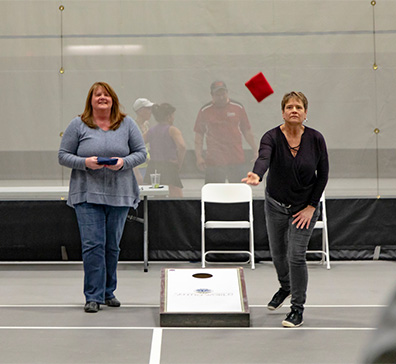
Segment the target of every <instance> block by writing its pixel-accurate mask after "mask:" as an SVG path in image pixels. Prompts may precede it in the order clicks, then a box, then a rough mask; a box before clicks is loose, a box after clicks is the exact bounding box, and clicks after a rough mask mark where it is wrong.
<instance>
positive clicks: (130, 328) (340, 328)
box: [0, 326, 377, 349]
mask: <svg viewBox="0 0 396 364" xmlns="http://www.w3.org/2000/svg"><path fill="white" fill-rule="evenodd" d="M0 330H161V339H162V331H163V330H191V331H197V330H211V331H213V330H227V331H237V330H238V331H252V330H256V331H270V330H284V331H299V330H306V331H372V330H377V328H375V327H298V328H294V329H293V328H285V327H163V328H158V327H128V326H125V327H123V326H117V327H116V326H114V327H110V326H107V327H105V326H97V327H96V326H91V327H89V326H87V327H84V326H0ZM154 334H155V335H159V333H153V336H154ZM155 339H156V340H159V339H158V338H155ZM153 340H154V338H153ZM156 344H158V342H156ZM152 349H153V345H152Z"/></svg>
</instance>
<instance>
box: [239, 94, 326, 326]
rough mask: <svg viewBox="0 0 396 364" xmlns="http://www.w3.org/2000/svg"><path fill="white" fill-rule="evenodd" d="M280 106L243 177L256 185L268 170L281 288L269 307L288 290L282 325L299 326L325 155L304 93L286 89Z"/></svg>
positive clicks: (268, 205)
mask: <svg viewBox="0 0 396 364" xmlns="http://www.w3.org/2000/svg"><path fill="white" fill-rule="evenodd" d="M281 109H282V117H283V120H284V123H283V124H282V125H279V126H277V127H275V128H273V129H271V130H269V131H267V132H266V133H265V134H264V136H263V137H262V139H261V142H260V150H259V157H258V158H257V160H256V162H255V164H254V167H253V171H252V172H249V173H248V174H247V177H246V178H244V179H242V182H246V183H247V184H249V185H252V186H257V185H258V184H259V183H260V182H261V181H262V179H263V177H264V174H265V173H266V172H267V170H268V175H267V183H266V191H265V203H264V207H265V220H266V224H267V233H268V240H269V245H270V251H271V256H272V261H273V263H274V266H275V269H276V272H277V276H278V281H279V283H280V289H279V290H278V292H276V293H275V295H274V296H273V297H272V299H271V301H270V302H269V303H268V305H267V308H268V309H269V310H272V311H273V310H277V309H278V308H280V307H282V305H283V303H284V301H285V300H286V298H288V297H290V295H291V310H290V313H289V314H288V315H287V317H286V318H285V319H284V320H283V321H282V325H283V326H285V327H298V326H301V325H302V324H303V312H304V304H305V301H306V295H307V285H308V270H307V262H306V252H307V248H308V243H309V240H310V238H311V235H312V231H313V228H314V226H315V223H316V221H317V219H318V216H319V209H318V205H319V201H320V198H321V196H322V194H323V191H324V189H325V187H326V184H327V180H328V175H329V160H328V155H327V148H326V143H325V140H324V137H323V135H322V134H321V133H319V132H318V131H317V130H315V129H312V128H310V127H307V126H305V125H304V121H306V118H307V110H308V100H307V98H306V97H305V95H304V94H303V93H302V92H295V91H292V92H289V93H287V94H285V95H284V97H283V99H282V102H281Z"/></svg>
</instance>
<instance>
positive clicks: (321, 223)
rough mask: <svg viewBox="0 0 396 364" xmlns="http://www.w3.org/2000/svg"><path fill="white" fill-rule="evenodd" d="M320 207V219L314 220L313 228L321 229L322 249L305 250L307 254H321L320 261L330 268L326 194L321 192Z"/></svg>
mask: <svg viewBox="0 0 396 364" xmlns="http://www.w3.org/2000/svg"><path fill="white" fill-rule="evenodd" d="M319 204H320V208H321V215H322V220H318V221H316V224H315V227H314V229H322V250H307V254H311V253H317V254H322V259H321V261H320V262H321V263H322V264H324V263H326V267H327V269H330V251H329V234H328V231H327V214H326V196H325V193H324V192H323V195H322V197H321V198H320V202H319Z"/></svg>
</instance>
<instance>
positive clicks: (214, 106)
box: [194, 81, 257, 183]
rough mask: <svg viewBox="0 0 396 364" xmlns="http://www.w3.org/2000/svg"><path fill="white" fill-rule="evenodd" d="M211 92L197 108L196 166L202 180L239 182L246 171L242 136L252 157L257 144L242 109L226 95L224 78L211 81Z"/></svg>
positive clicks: (255, 155)
mask: <svg viewBox="0 0 396 364" xmlns="http://www.w3.org/2000/svg"><path fill="white" fill-rule="evenodd" d="M210 93H211V95H212V101H211V102H209V103H207V104H206V105H204V106H203V107H202V108H201V109H200V111H199V112H198V116H197V119H196V121H195V126H194V132H195V157H196V162H197V167H198V169H199V170H201V171H205V183H222V182H225V181H226V180H227V181H228V182H240V180H241V178H242V177H243V176H244V175H245V174H246V170H245V169H244V163H245V155H244V151H243V148H242V136H243V137H244V138H245V139H246V141H247V143H248V144H249V146H250V147H251V148H252V151H253V160H255V159H256V157H257V145H256V142H255V140H254V136H253V133H252V130H251V126H250V123H249V120H248V117H247V115H246V111H245V108H244V107H243V105H242V104H241V103H239V102H237V101H234V100H231V99H230V98H229V97H228V89H227V86H226V84H225V83H224V82H223V81H214V82H213V83H212V84H211V86H210ZM205 137H206V156H205V157H204V140H205Z"/></svg>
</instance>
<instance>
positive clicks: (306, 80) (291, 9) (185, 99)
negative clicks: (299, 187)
mask: <svg viewBox="0 0 396 364" xmlns="http://www.w3.org/2000/svg"><path fill="white" fill-rule="evenodd" d="M60 6H63V7H64V10H63V11H61V10H60ZM395 15H396V1H394V0H388V1H387V0H378V1H377V2H376V3H375V5H374V3H373V2H371V1H369V0H339V1H336V0H328V1H326V0H321V1H318V0H268V1H267V0H223V1H217V0H206V1H205V0H199V1H198V0H142V1H126V0H125V1H122V0H121V1H116V0H105V1H96V0H86V1H68V0H65V1H61V0H60V1H52V0H51V1H34V0H29V1H1V0H0V50H1V52H0V84H1V86H2V90H1V97H0V111H1V112H0V118H1V133H0V167H1V168H0V182H1V184H2V185H6V184H7V183H14V182H13V181H29V180H46V181H54V183H60V184H67V181H68V176H69V171H67V170H65V169H63V168H62V167H60V166H59V165H58V163H57V150H58V148H59V143H60V140H61V138H60V134H61V133H62V132H63V131H64V130H65V128H66V127H67V125H68V124H69V122H70V120H71V119H72V118H73V117H75V116H76V115H78V114H80V113H81V112H82V111H83V108H84V104H85V99H86V95H87V92H88V90H89V88H90V86H91V85H92V84H93V83H94V82H95V81H105V82H108V83H109V84H110V85H111V86H112V87H113V88H114V89H115V91H116V92H117V94H118V96H119V98H120V101H121V103H122V104H123V106H124V108H125V111H126V112H127V113H128V114H130V115H131V116H132V117H134V116H135V114H134V112H133V109H132V104H133V101H134V100H135V99H136V98H138V97H146V98H149V99H150V100H152V101H153V102H156V103H162V102H168V103H170V104H172V105H174V106H175V107H176V109H177V111H176V120H175V125H176V126H177V127H178V128H179V129H180V130H181V131H182V133H183V136H184V139H185V141H186V144H187V149H188V150H189V153H188V155H187V157H186V162H185V163H186V164H188V165H186V166H185V169H186V170H189V171H191V170H193V166H192V165H193V164H194V163H195V160H194V158H193V150H194V132H193V127H194V123H195V119H196V116H197V113H198V111H199V109H200V107H201V106H202V105H203V104H205V103H206V102H208V101H210V99H211V97H210V90H209V87H210V84H211V82H212V81H214V80H217V79H220V80H223V81H225V82H226V84H227V86H228V89H229V96H230V97H231V98H233V99H235V100H237V101H240V102H241V103H242V104H243V105H244V106H245V108H246V111H247V114H248V117H249V120H250V122H251V124H252V129H253V132H254V134H255V137H256V141H257V143H258V142H259V140H260V138H261V136H262V134H263V133H264V132H265V131H267V130H268V129H270V128H272V127H274V126H276V125H278V124H280V123H281V121H282V119H281V110H280V101H281V98H282V96H283V95H284V94H285V93H286V92H289V91H292V90H296V91H302V92H304V93H305V95H306V96H307V97H308V100H309V109H308V125H310V126H312V127H313V128H315V129H318V130H319V131H321V132H322V133H323V135H324V136H325V139H326V142H327V146H328V149H329V155H330V178H331V179H334V180H335V179H355V178H358V179H367V180H368V181H371V182H370V186H372V187H373V188H374V189H375V188H377V191H378V193H379V194H381V192H383V191H381V186H383V185H384V183H385V182H386V181H387V180H389V179H393V178H396V158H395V156H396V146H395V140H396V116H395V115H396V114H395V111H394V109H395V106H394V105H395V104H396V23H395ZM375 65H377V67H374V66H375ZM61 68H63V70H64V72H63V73H61V72H60V70H61ZM374 68H377V69H374ZM258 72H263V74H264V75H265V76H266V78H267V80H268V81H269V83H270V84H271V86H272V87H273V89H274V91H275V92H274V94H272V95H271V96H269V97H268V98H267V99H265V100H264V101H263V102H261V103H257V101H256V100H255V99H254V98H253V96H252V95H251V94H250V92H249V90H248V89H247V88H246V87H245V85H244V83H245V82H246V81H247V80H248V79H250V78H251V77H252V76H254V75H255V74H256V73H258ZM151 124H152V125H154V124H155V121H154V120H151ZM375 129H378V130H377V133H376V132H375ZM245 149H246V150H247V151H248V150H249V147H248V145H247V144H246V145H245ZM191 177H194V176H193V175H191V173H190V174H186V175H185V178H191ZM194 178H195V177H194ZM196 178H200V177H199V176H198V177H196ZM391 192H392V191H391ZM393 192H394V194H396V184H395V186H394V191H393ZM198 193H199V192H198ZM387 193H389V191H388V192H387Z"/></svg>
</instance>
